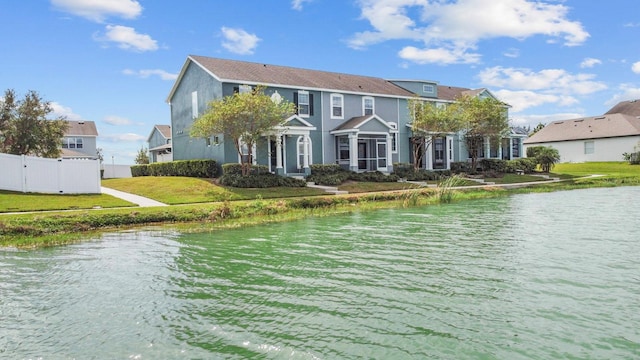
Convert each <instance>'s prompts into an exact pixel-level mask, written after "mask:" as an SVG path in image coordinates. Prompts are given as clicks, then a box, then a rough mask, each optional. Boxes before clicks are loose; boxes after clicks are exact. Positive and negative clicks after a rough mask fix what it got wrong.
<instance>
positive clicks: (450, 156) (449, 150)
mask: <svg viewBox="0 0 640 360" xmlns="http://www.w3.org/2000/svg"><path fill="white" fill-rule="evenodd" d="M446 151H447V167H446V169H447V170H451V163H452V162H453V136H447V137H446Z"/></svg>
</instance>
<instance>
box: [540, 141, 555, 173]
mask: <svg viewBox="0 0 640 360" xmlns="http://www.w3.org/2000/svg"><path fill="white" fill-rule="evenodd" d="M536 161H537V163H538V164H539V165H540V169H541V170H542V172H546V173H548V172H550V171H551V169H553V167H554V166H555V165H556V163H558V162H559V161H560V152H558V149H555V148H552V147H550V146H542V149H540V150H539V151H538V154H537V155H536Z"/></svg>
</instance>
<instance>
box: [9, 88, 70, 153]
mask: <svg viewBox="0 0 640 360" xmlns="http://www.w3.org/2000/svg"><path fill="white" fill-rule="evenodd" d="M0 103H1V104H0V105H1V106H0V152H4V153H9V154H14V155H33V156H42V157H47V158H56V157H58V156H60V153H61V152H62V149H61V146H60V141H61V139H62V137H63V136H64V134H65V132H66V131H67V128H68V126H69V125H68V123H67V122H66V121H65V118H64V117H58V118H56V119H54V120H49V119H47V116H48V115H49V114H50V113H51V112H52V111H53V108H52V107H51V104H50V103H49V102H48V101H44V100H43V99H42V98H41V97H40V95H38V93H37V92H35V91H33V90H31V91H29V92H27V94H26V95H25V96H24V99H22V100H18V99H16V93H15V91H13V90H11V89H8V90H6V91H5V93H4V98H3V99H1V101H0Z"/></svg>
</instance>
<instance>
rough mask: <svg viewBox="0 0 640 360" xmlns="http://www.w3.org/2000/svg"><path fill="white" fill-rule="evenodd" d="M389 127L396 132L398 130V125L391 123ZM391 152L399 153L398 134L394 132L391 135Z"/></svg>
mask: <svg viewBox="0 0 640 360" xmlns="http://www.w3.org/2000/svg"><path fill="white" fill-rule="evenodd" d="M389 125H390V126H391V127H392V128H393V129H394V130H398V124H396V123H394V122H390V123H389ZM391 152H392V153H397V152H398V132H397V131H394V132H392V133H391Z"/></svg>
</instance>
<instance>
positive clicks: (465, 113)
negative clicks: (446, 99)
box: [457, 95, 509, 170]
mask: <svg viewBox="0 0 640 360" xmlns="http://www.w3.org/2000/svg"><path fill="white" fill-rule="evenodd" d="M457 104H458V106H460V110H459V111H460V114H461V116H462V118H463V119H464V126H463V129H462V131H463V133H464V142H465V144H466V145H467V149H468V150H469V154H470V155H471V169H472V170H475V169H476V166H477V163H478V152H479V150H480V149H481V148H482V146H483V145H484V140H485V138H489V140H490V141H494V142H498V141H500V139H502V137H503V136H505V135H506V134H507V132H508V130H509V120H508V118H507V109H506V105H505V104H504V103H503V102H502V101H500V100H497V99H495V98H493V97H485V98H480V97H477V96H468V95H464V96H462V97H459V98H458V99H457Z"/></svg>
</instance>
